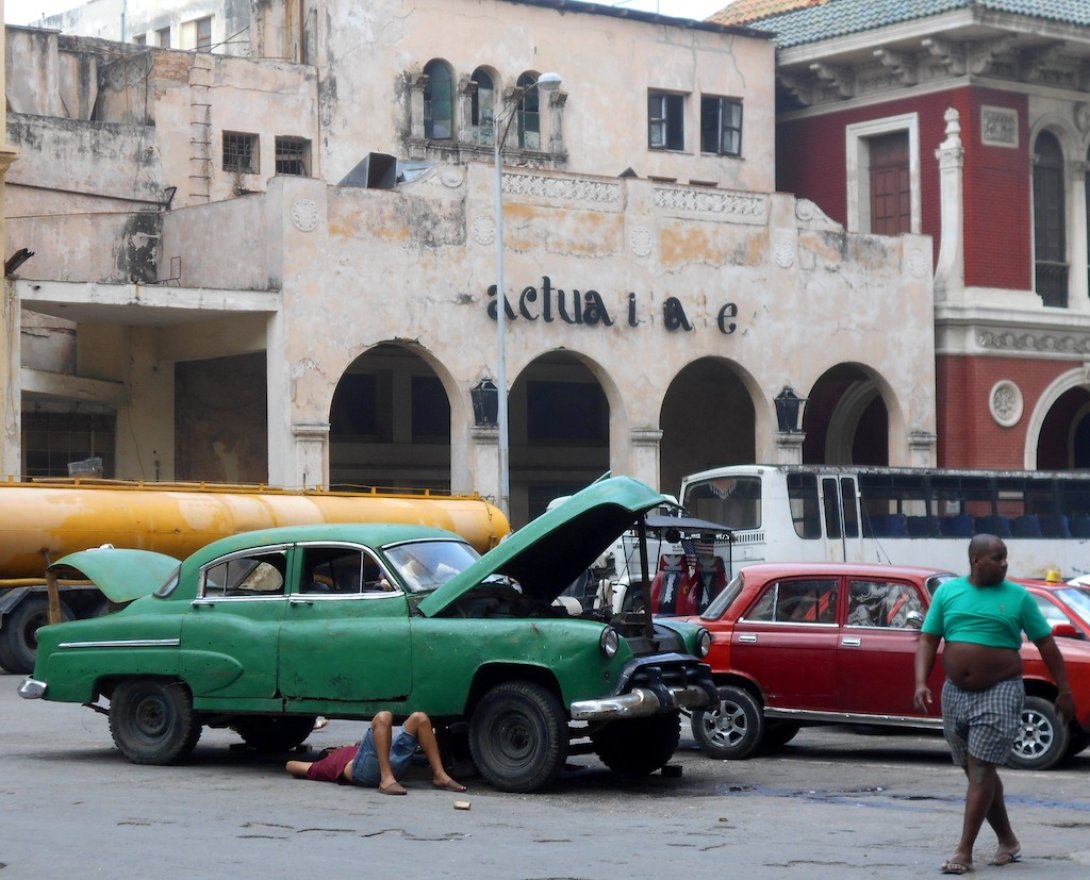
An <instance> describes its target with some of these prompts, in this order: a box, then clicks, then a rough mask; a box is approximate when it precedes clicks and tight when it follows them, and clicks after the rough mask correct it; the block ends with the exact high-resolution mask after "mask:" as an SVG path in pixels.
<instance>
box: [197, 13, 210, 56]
mask: <svg viewBox="0 0 1090 880" xmlns="http://www.w3.org/2000/svg"><path fill="white" fill-rule="evenodd" d="M196 25H197V51H198V52H211V51H212V16H208V17H207V18H198V19H197V21H196Z"/></svg>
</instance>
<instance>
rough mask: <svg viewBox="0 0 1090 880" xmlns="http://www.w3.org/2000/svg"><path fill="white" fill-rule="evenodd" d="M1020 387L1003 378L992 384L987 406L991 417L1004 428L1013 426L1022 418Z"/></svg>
mask: <svg viewBox="0 0 1090 880" xmlns="http://www.w3.org/2000/svg"><path fill="white" fill-rule="evenodd" d="M1022 407H1023V401H1022V389H1021V388H1019V387H1018V386H1017V385H1015V384H1014V383H1013V382H1011V381H1010V380H1009V379H1004V380H1002V381H1000V382H996V383H995V385H993V386H992V393H991V394H990V395H989V397H988V408H989V410H990V411H991V414H992V418H993V419H995V421H996V422H997V423H998V424H1000V425H1002V426H1003V427H1005V428H1010V427H1013V426H1014V425H1017V424H1018V420H1019V419H1020V418H1022Z"/></svg>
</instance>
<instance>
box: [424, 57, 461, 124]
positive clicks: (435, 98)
mask: <svg viewBox="0 0 1090 880" xmlns="http://www.w3.org/2000/svg"><path fill="white" fill-rule="evenodd" d="M424 75H425V76H426V77H427V78H428V80H427V84H426V85H425V86H424V137H426V138H431V139H434V140H449V139H450V138H453V137H454V71H453V70H452V69H451V66H450V65H449V64H447V62H445V61H442V60H440V59H433V60H431V61H429V62H428V63H427V64H425V65H424Z"/></svg>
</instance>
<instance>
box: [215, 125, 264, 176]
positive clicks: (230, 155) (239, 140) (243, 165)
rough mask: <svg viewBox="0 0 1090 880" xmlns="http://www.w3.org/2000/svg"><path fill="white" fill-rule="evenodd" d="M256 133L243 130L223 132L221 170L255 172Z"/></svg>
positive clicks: (256, 160)
mask: <svg viewBox="0 0 1090 880" xmlns="http://www.w3.org/2000/svg"><path fill="white" fill-rule="evenodd" d="M257 169H258V149H257V135H256V134H245V133H244V132H237V131H225V132H224V133H223V170H224V171H233V172H235V173H236V174H257Z"/></svg>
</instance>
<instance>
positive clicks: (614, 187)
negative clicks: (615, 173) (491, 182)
mask: <svg viewBox="0 0 1090 880" xmlns="http://www.w3.org/2000/svg"><path fill="white" fill-rule="evenodd" d="M503 191H504V193H506V194H508V195H516V196H529V197H531V198H538V199H563V200H564V201H568V202H595V203H598V204H610V205H614V204H619V203H620V201H621V186H620V184H618V183H607V182H605V181H601V180H586V179H584V180H580V179H578V178H577V179H570V178H557V177H543V176H541V175H537V174H504V175H503Z"/></svg>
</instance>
